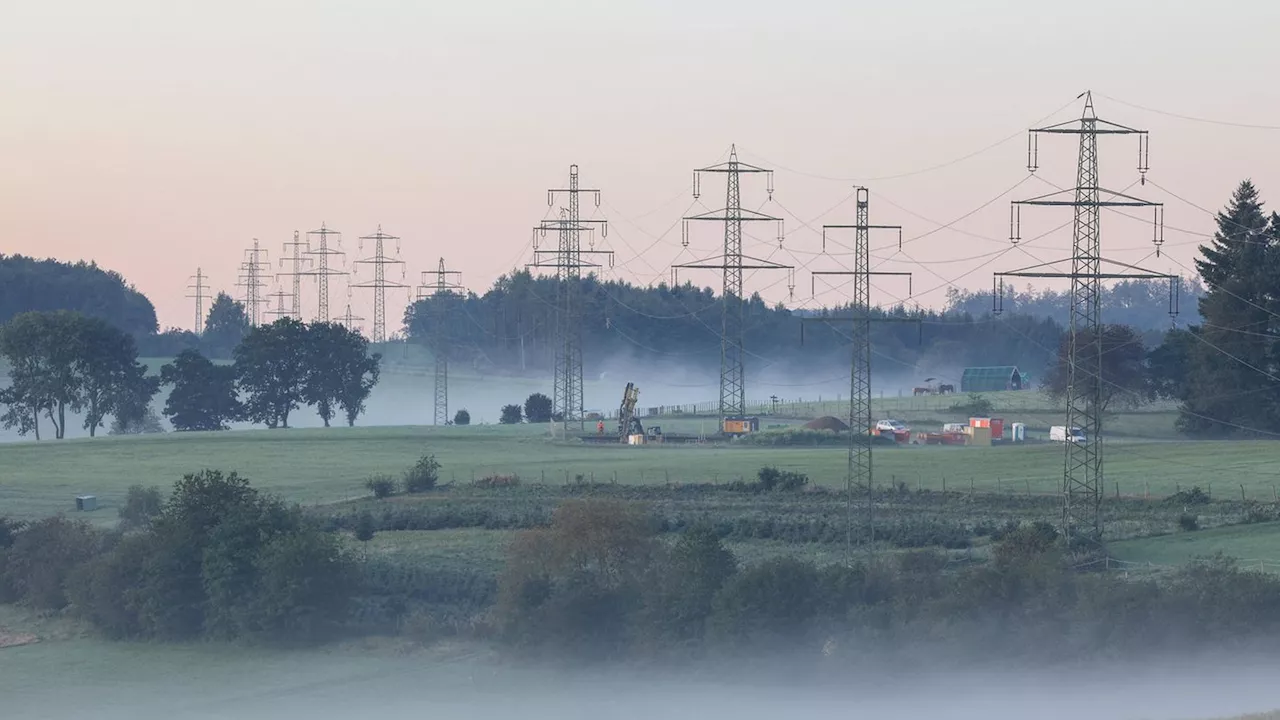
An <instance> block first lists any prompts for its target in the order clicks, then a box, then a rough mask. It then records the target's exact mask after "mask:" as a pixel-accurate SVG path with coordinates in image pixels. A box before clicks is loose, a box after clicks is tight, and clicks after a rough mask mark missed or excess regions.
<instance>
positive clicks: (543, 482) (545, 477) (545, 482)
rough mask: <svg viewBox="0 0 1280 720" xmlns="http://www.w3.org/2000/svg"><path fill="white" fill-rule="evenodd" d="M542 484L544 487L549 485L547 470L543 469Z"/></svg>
mask: <svg viewBox="0 0 1280 720" xmlns="http://www.w3.org/2000/svg"><path fill="white" fill-rule="evenodd" d="M542 484H543V485H546V484H547V470H546V468H543V469H542Z"/></svg>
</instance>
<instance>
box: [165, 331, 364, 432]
mask: <svg viewBox="0 0 1280 720" xmlns="http://www.w3.org/2000/svg"><path fill="white" fill-rule="evenodd" d="M233 357H234V362H233V363H232V364H230V365H224V364H219V363H215V362H214V361H212V360H210V359H209V358H206V357H204V356H203V355H201V354H200V352H199V351H197V350H183V351H182V352H180V353H179V354H178V357H177V358H176V359H175V360H174V361H173V362H172V363H170V364H168V365H165V366H164V367H163V368H162V369H161V371H160V377H161V379H162V381H163V382H164V383H165V384H166V385H172V386H173V389H172V391H170V393H169V398H168V400H167V401H166V403H165V408H164V414H165V415H166V416H168V417H169V420H170V422H171V423H173V426H174V428H175V429H177V430H226V429H227V427H228V424H229V423H232V422H236V421H240V420H243V421H248V422H253V423H259V424H262V425H264V426H266V427H268V428H287V427H289V416H290V414H291V413H293V411H295V410H298V409H299V408H301V407H312V408H314V409H315V411H316V413H317V414H318V415H319V416H320V419H321V420H323V421H324V426H325V427H329V424H330V422H331V421H332V420H333V419H334V418H335V417H337V416H338V414H339V413H341V414H342V417H343V418H344V419H345V420H346V423H347V424H348V425H355V422H356V418H358V417H359V416H360V414H361V413H363V412H364V409H365V406H364V403H365V400H367V399H368V397H369V393H370V392H372V391H373V388H374V386H375V385H377V384H378V378H379V374H380V368H381V363H382V356H381V355H380V354H378V353H372V354H371V353H369V342H368V340H365V339H364V337H363V336H361V335H360V334H359V333H357V332H355V331H354V330H350V329H348V328H345V327H343V326H342V325H339V324H337V323H311V324H307V323H303V322H299V321H297V320H294V319H292V318H281V319H279V320H277V321H275V322H273V323H271V324H269V325H259V326H257V327H253V328H250V329H249V331H248V333H247V334H246V335H245V336H244V339H242V340H241V341H240V343H239V344H238V345H236V347H235V350H234V351H233Z"/></svg>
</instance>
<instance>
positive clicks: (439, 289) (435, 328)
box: [418, 258, 463, 425]
mask: <svg viewBox="0 0 1280 720" xmlns="http://www.w3.org/2000/svg"><path fill="white" fill-rule="evenodd" d="M433 275H434V276H435V277H434V279H431V278H430V276H433ZM461 277H462V273H460V272H458V271H457V270H446V269H445V267H444V258H440V266H439V267H438V268H437V269H436V270H435V271H434V272H432V271H430V270H424V271H422V285H421V286H419V287H418V300H426V299H428V298H430V300H431V326H430V331H429V333H428V338H429V343H430V345H431V353H432V355H434V356H435V363H436V384H435V403H434V405H433V408H432V418H433V419H432V422H433V423H434V424H436V425H450V424H452V422H453V420H452V419H451V418H450V417H449V305H451V304H452V303H451V302H450V301H451V300H453V298H455V297H457V296H459V295H461V294H462V293H461V292H460V291H461V290H462V289H463V287H462V284H461V282H460V281H459V280H460V279H461Z"/></svg>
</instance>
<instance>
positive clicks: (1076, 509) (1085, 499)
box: [992, 92, 1176, 544]
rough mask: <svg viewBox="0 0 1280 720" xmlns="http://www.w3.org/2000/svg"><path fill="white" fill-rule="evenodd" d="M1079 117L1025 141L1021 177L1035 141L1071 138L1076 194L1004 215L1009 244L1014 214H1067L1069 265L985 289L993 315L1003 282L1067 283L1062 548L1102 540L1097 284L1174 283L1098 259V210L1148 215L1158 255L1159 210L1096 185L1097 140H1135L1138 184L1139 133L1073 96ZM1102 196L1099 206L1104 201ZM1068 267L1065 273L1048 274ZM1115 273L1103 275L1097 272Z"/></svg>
mask: <svg viewBox="0 0 1280 720" xmlns="http://www.w3.org/2000/svg"><path fill="white" fill-rule="evenodd" d="M1080 97H1081V98H1084V111H1083V113H1082V114H1081V116H1080V118H1079V120H1069V121H1066V122H1062V123H1058V124H1056V125H1049V126H1047V127H1041V128H1034V129H1032V130H1031V131H1030V134H1029V135H1028V138H1027V169H1028V170H1029V171H1031V172H1033V173H1034V172H1035V171H1036V170H1037V169H1038V168H1039V152H1040V135H1042V134H1048V135H1078V136H1079V137H1080V148H1079V159H1078V161H1077V164H1076V186H1075V187H1074V188H1068V189H1066V190H1061V191H1058V192H1053V193H1049V194H1047V195H1041V196H1038V197H1034V198H1031V199H1028V200H1015V201H1014V202H1013V205H1012V206H1011V208H1010V218H1009V225H1010V227H1009V239H1010V241H1011V242H1014V243H1017V242H1018V241H1019V240H1021V239H1022V206H1024V205H1033V206H1049V207H1069V208H1072V209H1073V211H1074V212H1075V220H1074V222H1073V224H1072V252H1071V257H1070V258H1067V259H1064V260H1057V261H1053V262H1047V263H1039V264H1037V265H1033V266H1030V267H1027V268H1022V269H1019V270H1015V271H1012V272H1003V273H996V274H995V282H996V283H997V284H998V285H999V288H998V292H996V291H995V290H994V289H993V293H992V295H993V297H992V301H993V303H994V304H995V307H994V310H995V311H996V312H997V313H998V312H1000V311H1001V310H1003V294H1004V293H1003V291H1004V281H1003V280H1002V278H1005V277H1023V278H1067V279H1070V280H1071V315H1070V324H1069V328H1068V339H1067V342H1068V346H1067V378H1068V379H1067V408H1066V410H1067V412H1066V427H1067V432H1068V433H1070V432H1071V429H1072V428H1080V429H1081V430H1082V431H1083V432H1084V437H1083V438H1082V439H1080V440H1079V441H1078V442H1076V441H1069V442H1067V443H1065V444H1066V450H1065V458H1064V462H1063V470H1062V532H1063V535H1064V536H1065V537H1066V538H1067V540H1068V542H1069V543H1072V544H1079V543H1081V542H1083V543H1086V544H1096V543H1098V542H1099V541H1100V540H1101V538H1102V492H1103V484H1104V483H1103V462H1102V407H1103V403H1102V397H1103V385H1104V384H1105V383H1107V378H1105V377H1104V376H1103V374H1102V356H1103V336H1104V334H1105V333H1104V330H1105V329H1104V327H1103V325H1102V321H1101V297H1102V296H1101V291H1102V281H1103V280H1109V279H1168V280H1169V282H1170V287H1171V288H1172V287H1173V285H1174V283H1176V277H1175V276H1172V275H1169V274H1166V273H1157V272H1154V271H1150V270H1144V269H1143V268H1140V267H1137V266H1134V265H1129V264H1126V263H1121V262H1116V261H1113V260H1108V259H1106V258H1104V257H1102V245H1101V235H1100V231H1099V229H1100V226H1101V219H1102V218H1101V215H1102V209H1103V208H1117V207H1150V208H1153V215H1154V216H1153V222H1152V227H1153V242H1154V244H1155V247H1156V254H1157V256H1158V255H1159V252H1160V246H1161V243H1163V242H1164V206H1163V204H1161V203H1155V202H1149V201H1147V200H1143V199H1141V198H1137V197H1134V196H1132V195H1126V194H1125V193H1123V192H1115V191H1112V190H1107V189H1105V188H1103V187H1101V186H1100V185H1099V175H1098V136H1099V135H1137V136H1138V174H1139V177H1140V179H1141V180H1142V181H1143V183H1144V184H1145V181H1146V173H1147V170H1148V169H1149V168H1150V165H1149V164H1148V141H1147V131H1146V130H1136V129H1134V128H1131V127H1126V126H1124V125H1119V124H1117V123H1113V122H1109V121H1107V120H1103V119H1101V118H1099V117H1098V116H1097V113H1096V112H1095V111H1094V107H1093V95H1092V93H1090V92H1085V93H1083V94H1081V96H1080ZM1104 196H1105V199H1104ZM1068 263H1069V264H1070V268H1071V269H1070V271H1069V272H1064V271H1062V270H1055V269H1054V268H1055V266H1059V267H1060V266H1063V265H1066V264H1068ZM1104 265H1110V266H1115V267H1118V268H1119V270H1118V271H1115V272H1104V271H1103V269H1102V268H1103V266H1104ZM1174 297H1175V296H1174V294H1173V291H1172V290H1171V291H1170V308H1169V310H1170V313H1171V314H1174V313H1176V300H1175V299H1174Z"/></svg>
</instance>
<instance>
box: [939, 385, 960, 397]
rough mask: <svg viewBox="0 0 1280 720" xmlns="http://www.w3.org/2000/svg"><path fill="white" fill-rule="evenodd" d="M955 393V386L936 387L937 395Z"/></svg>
mask: <svg viewBox="0 0 1280 720" xmlns="http://www.w3.org/2000/svg"><path fill="white" fill-rule="evenodd" d="M955 391H956V386H955V385H939V386H938V394H939V395H946V394H948V393H954V392H955Z"/></svg>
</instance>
